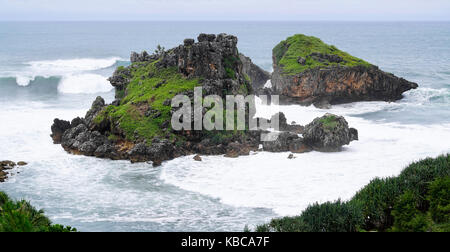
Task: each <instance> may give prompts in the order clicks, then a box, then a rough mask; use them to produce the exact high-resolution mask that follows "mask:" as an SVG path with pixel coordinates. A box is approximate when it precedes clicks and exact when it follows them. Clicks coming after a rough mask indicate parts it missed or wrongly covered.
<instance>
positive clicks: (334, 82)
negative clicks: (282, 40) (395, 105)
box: [272, 66, 418, 107]
mask: <svg viewBox="0 0 450 252" xmlns="http://www.w3.org/2000/svg"><path fill="white" fill-rule="evenodd" d="M272 87H273V89H274V92H275V93H278V94H280V95H283V96H286V97H289V98H291V101H292V102H298V103H300V104H305V105H310V104H314V103H316V104H325V107H327V106H326V104H327V103H329V104H341V103H349V102H356V101H389V102H391V101H396V100H399V99H401V98H402V97H403V96H402V94H403V93H404V92H406V91H408V90H410V89H415V88H417V87H418V85H417V84H416V83H413V82H409V81H407V80H405V79H403V78H399V77H396V76H394V75H393V74H389V73H385V72H383V71H381V70H380V69H378V67H375V66H372V67H365V66H356V67H330V68H329V69H310V70H306V71H304V72H302V73H300V74H297V75H284V74H283V73H282V70H281V69H280V68H278V67H276V68H275V71H274V73H273V74H272Z"/></svg>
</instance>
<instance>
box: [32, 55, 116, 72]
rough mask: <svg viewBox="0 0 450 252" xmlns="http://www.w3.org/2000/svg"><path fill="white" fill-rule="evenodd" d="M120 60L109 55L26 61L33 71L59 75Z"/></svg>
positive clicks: (92, 68) (97, 67) (111, 64)
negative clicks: (106, 56) (108, 56)
mask: <svg viewBox="0 0 450 252" xmlns="http://www.w3.org/2000/svg"><path fill="white" fill-rule="evenodd" d="M118 60H120V58H118V57H111V58H106V59H92V58H80V59H67V60H62V59H59V60H44V61H31V62H28V63H27V65H29V67H30V69H31V70H32V71H33V72H36V73H39V74H41V73H42V74H47V75H60V74H66V73H74V72H75V73H76V72H83V71H92V70H98V69H103V68H107V67H111V66H113V65H114V64H116V62H117V61H118Z"/></svg>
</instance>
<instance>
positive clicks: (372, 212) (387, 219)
mask: <svg viewBox="0 0 450 252" xmlns="http://www.w3.org/2000/svg"><path fill="white" fill-rule="evenodd" d="M449 176H450V154H448V155H445V156H440V157H438V158H435V159H432V158H428V159H425V160H422V161H419V162H416V163H413V164H411V165H409V166H408V167H407V168H406V169H405V170H403V172H402V173H401V174H400V176H398V177H391V178H385V179H380V178H376V179H374V180H373V181H372V182H370V183H369V184H368V185H367V186H365V187H364V188H363V189H362V190H361V191H359V192H358V193H357V194H356V195H355V196H354V197H353V198H352V199H351V200H350V201H348V202H344V203H342V202H341V201H337V202H334V203H330V202H327V203H324V204H314V205H312V206H310V207H308V208H307V209H306V210H305V211H304V212H303V213H302V214H301V215H300V216H296V217H286V218H282V219H274V220H272V221H271V222H270V223H268V224H264V225H260V226H258V227H256V231H257V232H356V231H360V232H365V231H379V232H429V231H431V232H450V177H449Z"/></svg>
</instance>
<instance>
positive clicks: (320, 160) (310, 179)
mask: <svg viewBox="0 0 450 252" xmlns="http://www.w3.org/2000/svg"><path fill="white" fill-rule="evenodd" d="M361 105H363V106H362V107H364V106H366V107H365V108H364V110H370V109H369V108H370V107H371V106H373V108H372V109H374V110H377V109H379V106H381V105H382V104H380V103H359V104H358V103H357V104H349V105H342V106H335V107H334V108H333V109H332V110H331V111H324V110H320V109H315V108H313V107H301V106H281V111H283V112H284V113H285V114H286V116H287V119H288V120H289V121H296V122H299V123H302V124H304V123H305V122H309V121H311V120H312V119H313V118H314V117H316V116H320V115H323V114H324V113H325V112H332V113H337V114H349V113H353V112H356V110H358V109H359V108H361ZM259 111H260V113H261V114H264V113H263V112H264V111H266V109H260V110H259ZM346 119H347V121H348V122H349V124H350V126H351V127H355V128H357V129H358V130H359V134H360V140H359V141H357V142H352V143H351V145H350V146H347V147H345V148H344V151H343V152H340V153H319V152H311V153H306V154H298V155H296V157H297V158H296V159H293V160H289V159H287V157H288V155H289V153H266V152H263V153H254V154H253V155H250V156H247V157H239V158H237V159H223V157H221V156H210V157H203V162H195V161H193V159H192V156H191V157H182V158H178V159H176V160H173V161H171V162H167V163H166V164H164V166H163V172H162V174H161V178H162V179H163V180H164V181H165V182H166V183H170V184H173V185H175V186H178V187H180V188H182V189H185V190H189V191H194V192H198V193H201V194H204V195H209V196H212V197H214V198H219V199H220V200H221V201H222V202H223V203H225V204H230V205H233V206H240V207H256V208H270V209H273V210H274V211H275V212H276V213H278V214H280V215H296V214H299V213H300V212H301V211H302V210H304V209H305V208H306V207H307V206H308V205H309V204H312V203H314V202H316V201H319V202H324V201H333V200H337V199H339V198H341V199H344V200H347V199H350V197H351V196H352V195H354V194H355V193H356V192H357V191H358V190H359V189H361V188H362V187H363V186H364V185H366V184H367V183H368V182H369V181H370V180H371V179H373V178H375V177H385V176H392V175H398V174H399V173H400V171H401V170H402V169H403V168H404V167H405V166H407V165H408V164H409V163H410V162H412V161H414V160H418V159H421V158H425V157H428V156H431V157H434V156H438V155H440V154H444V153H447V152H450V143H448V141H445V139H450V125H431V126H421V125H401V124H394V123H375V122H371V121H367V120H364V119H361V118H356V117H351V116H347V117H346Z"/></svg>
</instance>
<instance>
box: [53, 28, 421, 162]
mask: <svg viewBox="0 0 450 252" xmlns="http://www.w3.org/2000/svg"><path fill="white" fill-rule="evenodd" d="M304 40H311V41H312V42H314V43H323V42H321V41H320V40H318V39H316V38H311V37H306V36H304V35H301V36H300V37H296V40H294V41H291V40H289V39H288V40H287V41H288V42H289V41H290V42H289V43H288V42H286V41H284V42H282V43H280V45H278V46H277V47H276V48H275V49H274V56H273V58H274V70H275V71H274V73H273V74H272V75H270V74H269V73H267V72H266V71H264V70H262V69H261V68H259V67H258V66H256V65H255V64H253V63H252V61H251V59H250V58H248V57H246V56H244V55H243V54H241V53H239V51H238V48H237V41H238V39H237V38H236V37H235V36H232V35H227V34H219V35H214V34H200V35H199V37H198V39H197V42H196V41H195V40H194V39H185V40H184V42H183V44H182V45H180V46H178V47H175V48H173V49H170V50H168V51H165V50H163V49H162V48H159V50H157V51H156V52H155V53H154V54H151V55H150V54H148V53H147V52H145V51H144V52H142V53H140V54H138V53H135V52H133V53H132V54H131V57H130V61H131V65H130V66H128V67H119V68H118V69H117V70H116V71H115V72H114V74H113V76H112V77H111V78H109V81H110V82H111V84H112V85H113V86H114V87H115V91H116V95H115V98H116V100H115V101H113V102H112V103H111V104H106V103H105V101H104V100H103V98H101V97H97V99H96V100H95V101H94V102H93V104H92V107H91V109H90V110H89V111H88V112H87V113H86V116H85V117H84V118H75V119H73V120H72V121H70V122H69V121H64V120H60V119H55V120H54V123H53V125H52V127H51V130H52V134H51V137H52V139H53V141H54V143H55V144H61V145H62V147H63V148H64V149H65V150H66V151H67V152H69V153H72V154H77V155H86V156H94V157H98V158H108V159H113V160H119V159H120V160H122V159H123V160H130V161H131V162H149V161H151V162H152V164H153V165H154V166H158V165H161V163H162V162H163V161H166V160H171V159H174V158H177V157H181V156H186V155H195V154H197V156H195V160H197V161H201V157H200V156H199V155H225V157H229V158H234V157H238V156H242V155H249V154H250V152H251V151H259V150H263V151H268V152H291V153H305V152H309V151H313V150H314V151H321V152H335V151H341V150H342V146H344V145H348V144H350V142H351V141H355V140H358V131H357V130H356V129H353V128H350V127H349V126H348V123H347V121H346V120H345V119H344V118H343V117H340V116H337V115H332V114H326V115H324V116H323V117H320V118H316V119H315V120H314V121H313V122H311V123H310V124H308V125H306V126H301V125H295V124H288V123H287V120H286V117H285V116H284V114H282V113H280V114H278V115H277V117H278V118H279V122H280V130H279V132H276V133H271V134H272V135H273V136H276V137H275V138H274V141H262V138H261V135H262V134H268V133H270V132H267V131H264V130H257V131H250V130H248V129H247V130H244V131H236V130H235V131H218V130H216V131H204V130H200V131H195V130H182V131H175V130H173V129H172V127H171V123H170V119H171V117H172V115H173V113H174V109H173V108H172V107H171V99H172V98H173V97H174V96H175V95H178V94H184V95H186V96H187V97H189V98H190V99H191V101H193V99H194V92H193V89H194V88H195V87H202V90H203V95H216V96H218V97H220V98H225V97H226V96H227V95H244V96H246V95H250V94H272V95H281V96H282V97H284V98H286V99H285V100H286V101H288V102H289V103H291V104H292V103H301V104H306V105H310V104H314V105H316V106H318V107H323V108H327V107H329V106H330V104H337V103H343V102H353V101H362V100H382V101H393V100H396V99H400V98H401V96H402V93H403V92H405V91H407V90H409V89H411V88H416V87H417V84H415V83H411V82H408V81H406V80H404V79H402V78H398V77H396V76H394V75H392V74H388V73H385V72H382V71H381V70H379V69H378V68H377V67H375V66H373V65H371V64H369V63H367V62H364V61H363V60H360V59H358V58H355V57H353V56H350V55H348V54H346V53H344V52H342V51H339V50H338V49H337V48H335V47H333V46H328V45H322V44H320V46H319V47H318V48H329V50H331V51H330V53H323V52H313V53H310V51H311V50H314V48H313V47H311V45H310V44H308V48H309V49H308V50H309V51H308V52H307V53H308V55H307V56H305V57H302V56H298V57H297V54H296V53H297V52H296V51H295V50H294V51H292V49H293V48H294V49H295V48H297V50H299V51H300V52H301V53H302V54H304V53H305V52H304V51H305V50H304V48H303V49H302V46H303V45H302V43H304V42H305V41H304ZM311 41H310V42H311ZM312 42H311V43H312ZM308 43H309V42H308ZM298 48H300V49H298ZM311 48H312V49H311ZM321 50H322V49H321ZM327 50H328V49H327ZM293 55H294V56H295V57H297V58H296V60H295V61H294V62H291V61H290V60H291V59H292V57H293ZM284 64H286V65H284ZM287 64H291V65H287ZM269 79H270V80H271V81H272V88H271V89H268V88H265V87H264V84H265V83H266V82H267V81H268V80H269ZM246 113H247V115H246V116H249V117H251V116H252V115H250V114H249V111H247V112H246ZM202 114H205V111H203V112H202ZM258 120H260V119H258ZM261 146H262V148H261Z"/></svg>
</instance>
